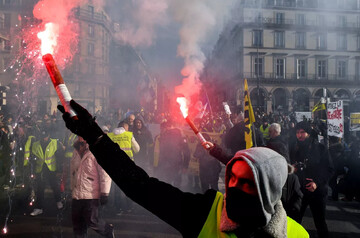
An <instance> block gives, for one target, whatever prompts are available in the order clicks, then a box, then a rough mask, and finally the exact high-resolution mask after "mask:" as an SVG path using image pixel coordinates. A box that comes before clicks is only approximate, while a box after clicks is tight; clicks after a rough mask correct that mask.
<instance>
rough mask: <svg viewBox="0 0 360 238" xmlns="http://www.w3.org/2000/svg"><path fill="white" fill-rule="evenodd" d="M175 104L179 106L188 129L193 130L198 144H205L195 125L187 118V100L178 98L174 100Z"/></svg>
mask: <svg viewBox="0 0 360 238" xmlns="http://www.w3.org/2000/svg"><path fill="white" fill-rule="evenodd" d="M176 102H177V103H179V105H180V111H181V113H182V114H183V116H184V118H185V121H186V122H187V123H188V125H189V126H190V128H191V129H192V130H193V132H194V133H195V135H196V136H197V138H198V139H199V141H200V143H201V144H203V143H205V142H206V140H205V138H204V136H203V135H202V134H201V132H200V131H199V130H198V128H197V127H196V126H195V124H194V123H193V122H192V120H191V119H190V118H189V117H188V112H189V108H188V106H187V100H186V98H185V97H178V98H176ZM208 147H209V145H206V148H208Z"/></svg>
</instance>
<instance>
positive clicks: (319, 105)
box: [312, 100, 326, 112]
mask: <svg viewBox="0 0 360 238" xmlns="http://www.w3.org/2000/svg"><path fill="white" fill-rule="evenodd" d="M321 110H326V106H325V103H321V100H320V101H319V102H318V103H316V105H315V106H314V108H313V110H312V112H316V111H321Z"/></svg>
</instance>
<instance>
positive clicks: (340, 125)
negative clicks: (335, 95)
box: [327, 100, 344, 137]
mask: <svg viewBox="0 0 360 238" xmlns="http://www.w3.org/2000/svg"><path fill="white" fill-rule="evenodd" d="M327 123H328V135H329V136H336V137H343V135H344V110H343V101H342V100H340V101H337V102H329V103H328V105H327Z"/></svg>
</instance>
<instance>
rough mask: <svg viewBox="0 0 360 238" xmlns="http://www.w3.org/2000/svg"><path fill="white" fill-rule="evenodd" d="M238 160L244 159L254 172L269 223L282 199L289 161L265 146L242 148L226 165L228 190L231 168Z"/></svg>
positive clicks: (226, 186)
mask: <svg viewBox="0 0 360 238" xmlns="http://www.w3.org/2000/svg"><path fill="white" fill-rule="evenodd" d="M238 160H244V161H245V162H246V163H247V164H248V165H249V167H250V168H251V170H252V172H253V174H254V179H255V184H256V187H257V191H258V196H259V198H260V202H261V204H262V209H263V213H264V216H265V218H266V223H268V222H269V221H270V219H271V216H272V215H273V214H274V213H275V205H276V203H277V202H278V201H279V200H280V199H281V193H282V187H283V186H284V184H285V182H286V179H287V176H288V166H287V162H286V160H285V158H284V157H283V156H281V155H280V154H278V153H277V152H275V151H273V150H271V149H268V148H265V147H255V148H250V149H247V150H240V151H238V152H237V153H236V154H235V156H234V157H233V158H232V160H231V161H230V162H229V163H228V164H227V166H226V171H225V189H226V192H227V191H228V184H229V180H230V175H231V168H232V166H233V164H234V163H235V162H236V161H238ZM239 202H241V201H239Z"/></svg>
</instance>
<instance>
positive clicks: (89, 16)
mask: <svg viewBox="0 0 360 238" xmlns="http://www.w3.org/2000/svg"><path fill="white" fill-rule="evenodd" d="M74 12H75V16H76V17H78V18H79V19H81V20H85V21H95V22H97V23H100V24H103V25H104V26H105V27H107V28H108V29H112V26H111V23H110V21H109V20H108V18H107V17H106V16H105V15H104V14H101V13H98V12H90V11H87V10H86V9H82V8H80V7H78V8H75V9H74Z"/></svg>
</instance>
